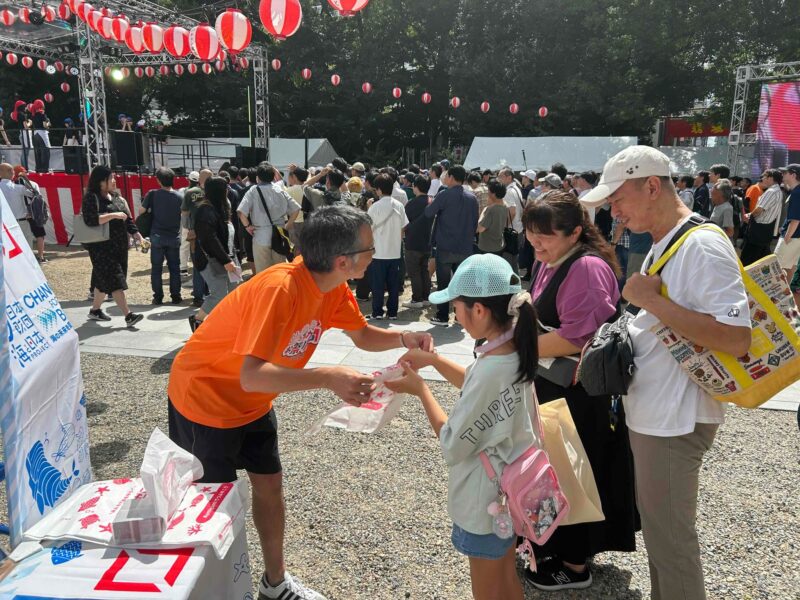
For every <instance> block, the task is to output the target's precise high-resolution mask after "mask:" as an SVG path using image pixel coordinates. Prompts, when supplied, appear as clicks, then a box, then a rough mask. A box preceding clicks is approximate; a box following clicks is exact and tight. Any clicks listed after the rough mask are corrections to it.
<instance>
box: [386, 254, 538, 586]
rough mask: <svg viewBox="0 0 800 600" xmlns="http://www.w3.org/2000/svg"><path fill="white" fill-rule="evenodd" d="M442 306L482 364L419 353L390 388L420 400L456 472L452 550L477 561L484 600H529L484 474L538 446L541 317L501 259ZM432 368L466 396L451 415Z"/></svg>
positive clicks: (462, 283) (447, 293)
mask: <svg viewBox="0 0 800 600" xmlns="http://www.w3.org/2000/svg"><path fill="white" fill-rule="evenodd" d="M430 301H431V303H433V304H443V303H447V302H453V305H454V307H455V313H456V318H457V319H458V322H459V323H461V325H462V326H463V327H464V329H465V330H466V331H467V333H469V335H471V336H472V337H473V338H475V339H476V340H479V339H485V340H486V343H485V344H484V345H483V346H480V347H479V348H478V349H477V353H478V358H477V359H476V360H475V362H474V363H473V364H472V365H470V366H469V367H467V368H466V369H465V368H464V367H462V366H459V365H457V364H456V363H454V362H452V361H450V360H448V359H446V358H444V357H442V356H439V355H437V354H434V353H430V352H423V351H418V350H412V351H410V352H408V353H407V354H406V355H405V356H404V357H403V359H402V363H403V367H404V369H405V376H404V377H403V378H401V379H398V380H396V381H393V382H388V383H387V384H386V385H387V387H389V388H390V389H392V390H393V391H395V392H405V393H409V394H413V395H415V396H419V398H420V399H421V400H422V405H423V407H424V408H425V412H426V414H427V415H428V420H429V421H430V423H431V426H432V427H433V431H434V433H435V434H436V435H437V436H438V437H439V442H440V445H441V448H442V453H443V454H444V459H445V462H447V464H448V466H449V492H448V512H449V514H450V517H451V519H452V520H453V532H452V538H451V539H452V541H453V545H454V546H455V547H456V550H458V551H459V552H461V553H462V554H464V555H466V556H467V557H468V558H469V565H470V576H471V579H472V594H473V596H474V598H475V599H476V600H501V599H502V600H522V598H523V594H522V585H521V583H520V580H519V577H518V576H517V570H516V560H515V542H516V536H512V537H510V538H506V539H503V538H500V537H498V536H497V535H495V534H494V533H493V532H492V523H493V517H492V516H491V515H490V514H489V512H488V510H487V509H488V507H489V505H490V504H491V503H492V502H493V501H495V500H497V496H498V490H497V488H496V487H495V484H494V483H493V482H492V481H491V480H490V479H489V477H488V476H487V474H486V472H485V471H484V468H483V466H482V465H481V462H480V458H479V454H480V452H481V451H485V452H486V454H487V455H488V457H489V460H490V461H491V463H492V466H493V467H494V469H495V472H497V473H501V472H502V470H503V468H504V467H505V466H506V465H507V464H509V463H511V462H513V461H514V460H516V459H517V458H518V457H519V456H520V455H522V453H523V452H525V451H526V450H527V449H528V448H530V447H531V445H533V443H534V441H535V440H534V431H533V425H532V423H531V418H530V408H531V406H532V404H531V403H532V402H535V399H534V397H533V388H532V385H531V381H532V380H533V377H534V371H535V369H536V364H537V344H536V316H535V313H534V309H533V306H532V305H531V298H530V295H528V293H527V292H523V291H522V288H521V282H520V278H519V276H517V275H516V274H515V273H514V272H513V271H512V269H511V266H510V265H509V264H508V262H506V261H505V260H503V259H502V258H500V257H499V256H495V255H492V254H484V255H475V256H471V257H469V258H468V259H467V260H465V261H464V262H463V263H462V264H461V265H460V266H459V268H458V271H456V273H455V275H454V276H453V279H452V281H451V282H450V285H449V286H448V288H447V289H445V290H442V291H438V292H435V293H433V294H431V295H430ZM426 366H433V367H434V368H435V369H436V370H437V371H439V373H441V374H442V376H443V377H444V378H445V379H447V380H448V381H449V382H450V383H452V384H453V385H454V386H456V387H458V388H460V389H461V397H460V398H459V399H458V401H457V402H456V405H455V406H454V407H453V410H452V412H451V413H450V416H449V418H448V416H447V414H446V413H445V412H444V410H442V407H441V406H440V405H439V403H438V402H437V401H436V399H435V398H434V397H433V395H432V394H431V391H430V390H429V389H428V386H427V385H426V384H425V382H424V381H423V380H422V378H421V377H420V376H419V374H417V372H416V371H417V370H419V369H420V368H422V367H426Z"/></svg>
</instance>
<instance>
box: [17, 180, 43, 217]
mask: <svg viewBox="0 0 800 600" xmlns="http://www.w3.org/2000/svg"><path fill="white" fill-rule="evenodd" d="M19 181H21V182H22V185H24V186H25V187H26V188H28V194H26V198H25V200H26V202H27V204H28V215H29V216H30V218H31V221H33V222H34V224H35V225H36V226H38V227H44V226H45V225H46V224H47V222H48V221H49V220H50V207H49V206H47V201H46V200H45V199H44V198H43V197H42V195H41V194H40V193H39V191H38V190H37V189H36V188H34V187H33V186H32V185H31V182H30V181H28V179H27V178H25V177H20V178H19Z"/></svg>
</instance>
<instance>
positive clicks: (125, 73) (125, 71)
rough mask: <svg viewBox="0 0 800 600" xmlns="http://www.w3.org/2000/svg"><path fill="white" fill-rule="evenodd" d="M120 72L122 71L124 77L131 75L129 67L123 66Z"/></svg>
mask: <svg viewBox="0 0 800 600" xmlns="http://www.w3.org/2000/svg"><path fill="white" fill-rule="evenodd" d="M120 72H121V73H122V78H123V79H127V78H128V77H130V76H131V70H130V69H129V68H128V67H122V68H121V69H120Z"/></svg>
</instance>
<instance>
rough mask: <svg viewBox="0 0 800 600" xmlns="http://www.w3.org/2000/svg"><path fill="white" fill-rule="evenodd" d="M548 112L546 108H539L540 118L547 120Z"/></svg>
mask: <svg viewBox="0 0 800 600" xmlns="http://www.w3.org/2000/svg"><path fill="white" fill-rule="evenodd" d="M547 113H548V110H547V107H546V106H540V107H539V116H540V117H542V118H545V117H546V116H547Z"/></svg>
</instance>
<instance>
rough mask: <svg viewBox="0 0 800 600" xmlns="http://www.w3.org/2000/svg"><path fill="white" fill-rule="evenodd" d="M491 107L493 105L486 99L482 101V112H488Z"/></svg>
mask: <svg viewBox="0 0 800 600" xmlns="http://www.w3.org/2000/svg"><path fill="white" fill-rule="evenodd" d="M490 108H491V105H490V104H489V103H488V102H486V101H485V100H484V101H483V102H481V112H482V113H488V112H489V109H490Z"/></svg>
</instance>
